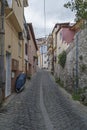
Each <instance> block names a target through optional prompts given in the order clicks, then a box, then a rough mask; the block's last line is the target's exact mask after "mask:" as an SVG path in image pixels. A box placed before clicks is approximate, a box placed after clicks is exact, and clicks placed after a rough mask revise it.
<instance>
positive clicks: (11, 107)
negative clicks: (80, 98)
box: [0, 71, 87, 130]
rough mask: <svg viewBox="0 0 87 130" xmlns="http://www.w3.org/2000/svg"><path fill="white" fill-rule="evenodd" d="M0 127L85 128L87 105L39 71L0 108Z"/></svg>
mask: <svg viewBox="0 0 87 130" xmlns="http://www.w3.org/2000/svg"><path fill="white" fill-rule="evenodd" d="M0 130H87V108H86V107H84V106H83V105H81V104H80V103H78V102H74V101H73V100H72V99H71V97H70V95H69V94H67V93H66V92H65V90H63V89H62V88H60V87H58V85H56V83H55V82H54V79H53V77H52V76H51V75H50V74H49V72H45V71H40V72H38V73H37V74H35V75H34V76H33V78H32V80H31V81H30V82H27V84H26V87H25V89H24V91H22V92H21V93H19V94H15V96H14V97H13V98H12V100H11V101H10V102H9V103H8V104H7V105H5V106H4V107H3V108H2V109H1V110H0Z"/></svg>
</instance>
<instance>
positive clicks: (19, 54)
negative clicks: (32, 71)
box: [18, 43, 21, 57]
mask: <svg viewBox="0 0 87 130" xmlns="http://www.w3.org/2000/svg"><path fill="white" fill-rule="evenodd" d="M18 56H19V57H21V44H20V43H18Z"/></svg>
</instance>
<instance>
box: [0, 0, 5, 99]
mask: <svg viewBox="0 0 87 130" xmlns="http://www.w3.org/2000/svg"><path fill="white" fill-rule="evenodd" d="M4 11H5V0H1V2H0V101H1V100H2V99H1V98H2V90H3V88H4V86H5V70H4V50H5V49H4V48H5V47H4V44H5V30H4Z"/></svg>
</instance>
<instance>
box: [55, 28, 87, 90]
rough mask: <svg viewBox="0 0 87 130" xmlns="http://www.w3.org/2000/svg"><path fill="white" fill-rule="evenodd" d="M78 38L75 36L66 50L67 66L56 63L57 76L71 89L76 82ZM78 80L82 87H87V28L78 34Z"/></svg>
mask: <svg viewBox="0 0 87 130" xmlns="http://www.w3.org/2000/svg"><path fill="white" fill-rule="evenodd" d="M76 39H77V38H76V36H75V37H74V41H73V43H71V44H70V46H69V48H68V49H67V50H66V53H67V59H66V65H65V68H64V69H63V68H62V67H61V66H60V65H59V64H56V70H57V71H56V74H55V75H56V77H57V78H60V79H61V81H62V82H63V83H64V87H67V88H69V89H72V88H74V87H75V84H76V64H77V61H76V44H77V42H76ZM78 80H79V87H80V88H83V87H87V29H84V30H82V31H81V32H80V33H79V36H78Z"/></svg>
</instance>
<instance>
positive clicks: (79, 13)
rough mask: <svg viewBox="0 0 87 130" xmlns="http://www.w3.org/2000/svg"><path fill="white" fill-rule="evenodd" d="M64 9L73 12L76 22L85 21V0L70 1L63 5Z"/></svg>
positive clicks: (86, 2)
mask: <svg viewBox="0 0 87 130" xmlns="http://www.w3.org/2000/svg"><path fill="white" fill-rule="evenodd" d="M64 7H66V8H69V9H71V11H75V14H76V21H79V20H80V19H83V20H87V0H70V1H68V2H67V3H66V4H64Z"/></svg>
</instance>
